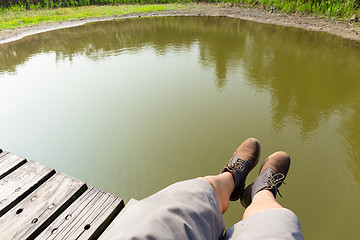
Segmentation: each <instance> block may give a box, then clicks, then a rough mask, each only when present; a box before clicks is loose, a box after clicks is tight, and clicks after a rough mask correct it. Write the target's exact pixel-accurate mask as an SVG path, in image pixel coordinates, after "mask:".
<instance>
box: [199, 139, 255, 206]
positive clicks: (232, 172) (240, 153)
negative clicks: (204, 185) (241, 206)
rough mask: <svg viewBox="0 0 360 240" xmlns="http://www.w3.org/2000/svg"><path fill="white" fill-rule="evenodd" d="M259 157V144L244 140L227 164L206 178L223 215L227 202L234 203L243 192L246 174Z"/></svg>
mask: <svg viewBox="0 0 360 240" xmlns="http://www.w3.org/2000/svg"><path fill="white" fill-rule="evenodd" d="M259 157H260V144H259V142H258V140H256V139H255V138H248V139H246V140H245V141H244V142H243V143H242V144H241V145H240V146H239V147H238V148H237V149H236V151H235V152H234V154H233V156H232V157H231V159H230V161H229V163H228V164H227V165H226V166H225V167H224V168H223V170H222V171H221V173H220V174H219V175H216V176H206V177H203V178H201V179H204V180H205V181H207V182H208V183H209V184H210V185H211V186H212V187H213V189H214V191H215V193H216V196H217V198H218V201H219V204H220V209H221V212H222V213H224V212H225V211H226V209H227V208H228V206H229V201H230V200H232V201H236V200H238V199H239V198H240V195H241V193H242V192H243V190H244V186H245V179H246V176H247V175H248V173H249V172H250V171H251V170H252V169H253V168H254V167H255V166H256V164H257V163H258V161H259Z"/></svg>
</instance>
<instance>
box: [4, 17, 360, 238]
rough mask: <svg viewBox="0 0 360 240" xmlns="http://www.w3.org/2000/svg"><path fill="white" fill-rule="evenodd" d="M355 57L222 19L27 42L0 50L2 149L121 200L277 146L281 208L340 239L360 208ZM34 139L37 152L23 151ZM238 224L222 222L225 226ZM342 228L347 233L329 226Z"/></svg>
mask: <svg viewBox="0 0 360 240" xmlns="http://www.w3.org/2000/svg"><path fill="white" fill-rule="evenodd" d="M53 59H55V60H53ZM359 60H360V46H359V44H358V43H353V42H351V41H348V40H343V39H341V38H337V37H334V36H330V35H327V34H324V33H317V32H306V31H303V30H299V29H294V28H285V27H280V26H270V25H265V24H257V23H252V22H246V21H241V20H238V19H231V18H223V17H216V18H215V17H163V18H150V19H149V18H148V19H124V20H120V21H110V22H102V23H92V24H87V25H84V26H81V27H76V28H71V29H62V30H57V31H52V32H48V33H43V34H37V35H34V36H32V37H27V38H24V39H22V40H19V41H17V42H14V43H9V44H3V45H1V46H0V87H1V89H2V91H3V94H2V97H1V98H0V106H1V108H2V109H9V108H11V110H8V111H4V110H3V111H2V113H1V117H2V119H3V124H2V127H1V130H2V133H3V134H2V135H1V137H0V139H1V144H3V146H2V147H3V148H4V149H9V150H12V151H14V152H17V153H21V154H23V155H27V156H28V152H30V153H32V154H33V156H34V157H36V160H39V161H43V162H44V163H47V164H48V165H51V166H54V167H57V168H60V170H62V171H65V172H66V173H69V174H73V175H75V176H76V177H78V178H81V179H84V180H86V181H89V182H90V184H94V185H96V186H97V187H102V188H105V189H107V190H108V191H111V192H113V193H115V194H118V195H121V196H124V197H125V198H126V199H127V198H129V197H137V198H142V197H144V196H147V195H149V194H151V193H152V192H154V191H156V190H158V189H160V188H161V187H163V186H166V185H168V184H169V183H171V182H174V181H178V180H181V179H186V178H190V177H195V176H198V175H201V174H208V173H209V172H213V173H216V171H215V170H216V169H220V168H221V167H222V165H223V160H219V159H224V158H225V159H226V158H227V157H228V155H230V153H231V151H232V150H233V148H234V147H236V144H238V142H239V141H240V140H242V139H243V138H246V137H249V136H254V137H257V138H259V139H260V140H261V142H262V143H263V148H262V149H263V158H262V159H264V158H265V156H266V155H268V154H270V153H272V151H275V150H280V149H278V148H279V146H281V147H282V150H286V151H288V152H289V153H290V154H291V155H292V156H293V159H294V161H293V163H292V164H293V167H292V169H291V174H290V176H291V177H290V178H289V180H288V185H286V186H284V188H286V189H285V190H284V192H286V195H285V196H286V197H285V199H281V200H280V201H282V202H283V203H284V204H286V205H287V206H289V207H291V208H292V209H294V211H296V212H298V213H299V216H300V218H301V220H302V221H303V227H304V229H305V237H310V239H318V238H327V239H337V238H338V237H346V236H347V237H349V238H350V237H352V236H353V234H354V229H356V226H355V223H356V221H357V214H356V213H354V211H353V209H357V203H358V200H359V198H360V194H359V192H358V189H359V186H360V147H359V146H360V127H359V124H358V122H359V121H360V112H359V111H360V107H359V106H360V99H359V94H358V92H359V91H360V89H359V88H360V86H359V84H360V83H359V75H360V65H359V64H358V63H359ZM52 61H55V64H54V63H52ZM39 65H40V66H39ZM32 71H33V72H32ZM47 71H49V72H47ZM43 72H44V73H43ZM39 79H43V80H39ZM209 83H210V84H209ZM18 89H20V90H21V91H22V92H21V93H22V94H19V92H17V91H18ZM26 94H29V95H28V98H24V99H22V96H21V95H26ZM34 99H35V100H34ZM59 99H60V100H59ZM10 100H11V101H10ZM12 102H16V104H13V105H12ZM35 115H38V117H35ZM20 119H24V121H25V122H26V124H27V125H28V126H29V127H28V128H27V127H26V126H25V125H26V124H25V123H24V122H23V121H22V120H20ZM20 126H21V127H20ZM14 134H15V136H14ZM20 136H23V137H21V138H20ZM34 136H36V137H37V142H39V144H43V145H44V146H46V147H48V148H49V152H48V153H40V151H43V148H42V147H41V146H40V147H39V148H38V150H37V151H35V150H34V152H31V151H32V150H29V149H26V147H24V146H28V145H31V144H32V141H31V139H32V138H33V137H34ZM21 139H24V142H22V143H21ZM25 140H26V141H27V142H26V141H25ZM57 144H59V146H61V147H60V148H63V149H64V151H60V150H58V149H57V148H56V147H57V146H58V145H57ZM21 146H22V147H21ZM31 146H32V147H33V148H36V147H35V144H34V145H31ZM55 146H56V147H55ZM25 149H26V150H25ZM55 153H57V154H55ZM226 153H229V154H228V155H226ZM42 154H43V155H42ZM53 154H54V155H55V156H52V155H53ZM58 155H60V156H58ZM49 156H51V159H52V161H53V162H51V161H49V162H46V160H45V159H47V158H49ZM64 159H71V160H69V161H68V162H66V160H64ZM75 159H79V161H76V160H75ZM60 162H63V164H61V163H60ZM85 162H86V165H87V166H84V163H85ZM205 163H206V164H205ZM109 176H111V177H109ZM252 176H254V174H253V175H252ZM149 183H151V184H149ZM149 185H150V186H149ZM344 198H345V199H346V200H344ZM324 201H325V202H326V203H324ZM345 201H346V203H345ZM339 203H341V204H339ZM339 205H340V206H339ZM334 206H335V207H334ZM234 208H235V209H236V206H235V205H234ZM238 209H239V211H240V207H238ZM239 215H240V214H239V213H237V212H236V211H234V212H232V213H228V215H227V216H226V218H227V220H228V223H231V222H235V221H236V220H237V219H238V218H239ZM334 216H336V217H334ZM341 218H344V219H345V218H346V219H348V221H347V225H346V226H345V225H342V226H340V227H339V223H338V221H333V220H332V219H337V220H338V219H341ZM319 219H322V220H323V221H321V223H319ZM349 222H350V224H349ZM339 228H340V229H341V230H339ZM329 229H331V230H329ZM320 234H321V235H320Z"/></svg>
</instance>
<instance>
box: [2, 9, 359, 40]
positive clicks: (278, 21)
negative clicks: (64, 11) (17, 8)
mask: <svg viewBox="0 0 360 240" xmlns="http://www.w3.org/2000/svg"><path fill="white" fill-rule="evenodd" d="M152 16H227V17H232V18H240V19H243V20H249V21H254V22H260V23H266V24H275V25H282V26H285V27H296V28H302V29H305V30H309V31H318V32H327V33H330V34H333V35H337V36H340V37H343V38H346V39H350V40H354V41H357V42H360V26H355V25H354V24H353V23H350V22H345V21H338V20H331V19H324V18H320V17H314V16H309V15H300V14H285V13H279V12H276V11H274V12H270V11H266V10H265V9H261V8H241V7H226V6H224V5H223V6H220V5H216V4H196V5H190V7H188V8H186V9H181V10H170V11H161V12H150V13H149V12H148V13H134V14H125V15H118V16H111V17H97V18H88V19H80V20H72V21H63V22H51V23H43V24H40V25H36V26H29V27H20V28H16V29H8V30H1V31H0V44H1V43H6V42H11V41H15V40H19V39H21V38H23V37H25V36H29V35H32V34H36V33H40V32H46V31H51V30H56V29H61V28H68V27H74V26H79V25H83V24H85V23H89V22H96V21H107V20H113V19H122V18H129V17H152Z"/></svg>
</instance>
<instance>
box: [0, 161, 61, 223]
mask: <svg viewBox="0 0 360 240" xmlns="http://www.w3.org/2000/svg"><path fill="white" fill-rule="evenodd" d="M54 174H55V170H54V169H52V168H49V167H46V166H44V165H41V164H40V163H37V162H34V161H29V162H27V163H25V164H24V165H22V166H20V167H19V168H18V169H17V170H16V171H13V172H11V173H10V174H9V175H7V176H5V177H4V178H3V179H0V217H1V216H2V215H4V214H5V213H6V212H7V211H9V210H10V209H11V208H12V207H14V206H15V205H16V204H18V203H19V202H20V201H21V200H22V199H24V198H25V197H26V196H27V195H29V194H30V193H31V192H32V191H34V190H35V189H36V188H37V187H39V186H40V185H41V184H42V183H44V182H45V181H46V180H48V179H49V178H50V177H51V176H52V175H54Z"/></svg>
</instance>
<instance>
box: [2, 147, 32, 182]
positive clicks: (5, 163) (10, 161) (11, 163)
mask: <svg viewBox="0 0 360 240" xmlns="http://www.w3.org/2000/svg"><path fill="white" fill-rule="evenodd" d="M24 163H26V159H25V158H23V157H20V156H17V155H15V154H12V153H9V152H6V151H5V152H0V179H2V178H4V177H5V176H6V175H8V174H9V173H11V172H12V171H14V170H15V169H17V168H18V167H20V166H21V165H23V164H24Z"/></svg>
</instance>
